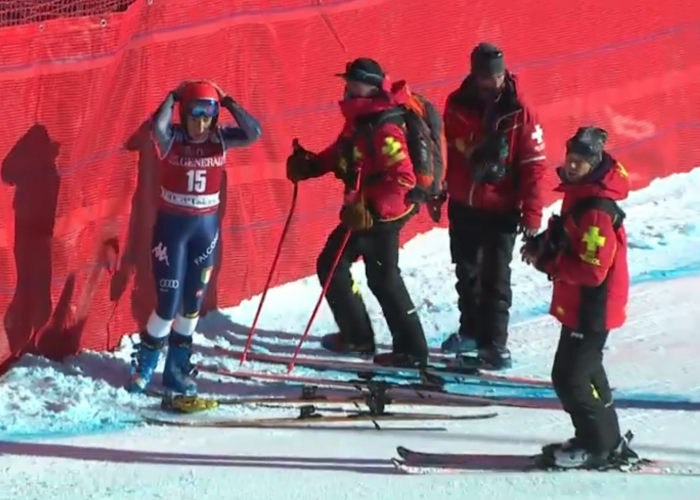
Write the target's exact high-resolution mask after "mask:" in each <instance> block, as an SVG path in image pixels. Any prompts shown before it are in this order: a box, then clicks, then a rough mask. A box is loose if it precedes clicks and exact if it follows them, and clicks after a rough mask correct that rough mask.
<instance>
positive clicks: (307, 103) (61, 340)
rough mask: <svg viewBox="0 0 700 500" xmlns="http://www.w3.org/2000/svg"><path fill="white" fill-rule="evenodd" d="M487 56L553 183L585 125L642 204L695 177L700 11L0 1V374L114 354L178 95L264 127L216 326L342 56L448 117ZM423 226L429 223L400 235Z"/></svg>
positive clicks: (334, 113)
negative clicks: (379, 67) (171, 97)
mask: <svg viewBox="0 0 700 500" xmlns="http://www.w3.org/2000/svg"><path fill="white" fill-rule="evenodd" d="M482 40H483V41H491V42H494V43H496V44H498V45H499V46H501V47H502V48H503V50H504V51H505V54H506V59H507V63H508V64H509V66H510V68H511V69H512V70H513V71H515V72H516V73H517V74H518V75H519V76H520V80H521V81H522V83H523V89H524V92H525V93H526V94H527V99H528V101H529V102H530V103H531V104H533V105H534V106H535V107H536V108H537V110H538V112H539V115H540V118H541V122H542V125H543V128H544V130H545V134H546V141H547V144H548V147H549V155H550V158H551V161H552V162H553V166H554V162H556V161H557V159H558V158H561V155H562V152H563V144H564V141H565V139H566V138H567V137H568V136H569V135H571V133H572V132H573V131H574V130H575V128H576V127H577V126H578V125H580V124H585V123H594V124H597V125H600V126H602V127H604V128H606V129H608V130H609V132H610V135H611V138H610V142H611V146H612V147H613V148H614V149H615V152H616V155H617V156H618V157H619V158H620V159H621V160H622V161H623V163H624V164H625V165H626V166H627V168H628V170H629V172H630V175H631V177H632V178H633V180H634V182H635V187H637V188H638V187H642V186H644V185H646V184H648V182H649V181H650V180H652V179H653V178H655V177H662V176H665V175H668V174H670V173H673V172H681V171H688V170H689V169H690V168H692V166H693V165H698V164H700V148H699V147H698V143H700V132H699V129H698V125H699V124H700V121H699V119H698V116H697V111H698V109H700V51H698V50H697V47H700V3H698V2H697V1H696V0H677V1H675V2H667V3H663V2H657V1H655V0H634V1H632V0H618V1H614V2H613V1H610V0H581V1H578V2H570V3H567V2H561V1H560V0H522V1H519V2H511V3H508V2H505V3H504V2H496V1H492V0H480V1H475V0H470V1H467V0H452V1H449V2H426V1H425V0H401V1H395V0H324V1H320V0H241V1H238V2H235V5H233V4H232V2H230V1H226V0H208V1H206V2H202V1H192V0H136V1H131V2H130V1H116V0H91V1H89V0H84V1H83V0H52V1H41V0H13V1H7V0H0V105H1V107H0V109H2V112H3V120H2V124H0V161H2V165H1V170H2V184H0V318H2V323H0V365H3V366H6V365H7V362H8V361H10V360H12V359H14V358H15V357H16V356H18V355H20V354H22V353H24V352H30V351H31V352H40V353H42V354H45V355H48V356H50V357H61V356H63V355H66V354H70V353H73V352H76V351H77V350H79V349H80V348H92V349H109V348H112V347H114V346H115V344H116V343H117V342H118V341H119V339H120V337H121V336H122V335H123V334H126V333H132V332H134V331H137V330H138V329H139V328H140V327H141V326H142V325H143V323H144V322H145V320H146V318H147V316H148V314H149V313H150V311H151V308H152V307H153V304H154V297H155V294H154V287H153V283H152V279H151V276H150V263H149V255H150V227H151V225H152V223H153V218H154V206H155V205H154V201H155V196H156V192H157V181H158V179H157V162H156V160H155V157H154V152H153V148H152V145H151V144H150V143H149V139H148V134H147V120H148V118H149V114H150V113H152V111H153V110H154V109H155V107H156V106H157V105H158V104H159V103H160V101H161V100H162V99H163V98H164V97H165V95H166V93H167V92H168V91H169V90H171V89H173V88H174V87H175V86H176V85H177V84H178V83H179V82H180V81H181V80H183V79H188V78H194V77H196V78H209V79H212V80H214V81H216V82H219V83H220V85H221V86H222V87H223V88H224V89H225V90H227V91H228V92H229V93H231V94H232V95H233V96H234V97H235V98H236V99H237V100H239V101H240V102H241V103H243V104H244V105H245V107H246V108H247V109H248V110H249V111H251V112H252V113H253V114H254V115H255V116H256V117H258V118H259V119H260V121H261V122H262V125H263V138H262V139H261V140H260V141H259V143H258V144H256V145H254V146H253V147H251V148H247V149H240V150H236V151H235V152H234V154H232V155H231V156H230V158H229V165H228V166H229V168H228V170H227V178H226V182H225V189H224V195H225V196H224V204H223V211H224V219H223V224H222V226H223V227H222V251H221V252H220V255H219V257H218V262H217V267H216V272H215V275H214V277H213V279H212V282H211V286H210V291H209V294H208V297H207V308H209V309H211V308H213V307H217V306H218V307H226V306H232V305H235V304H237V303H239V302H240V301H241V300H243V299H245V298H248V297H251V296H252V295H254V294H257V293H260V292H261V289H262V286H263V285H264V283H265V280H266V276H267V271H268V268H269V265H270V263H271V261H272V257H273V255H274V253H275V245H276V243H277V241H278V238H279V236H280V232H281V230H282V227H283V225H284V220H285V216H286V213H287V210H288V208H289V203H290V202H291V195H292V186H291V185H290V184H289V183H288V182H287V181H286V179H285V177H284V161H285V158H286V156H287V155H288V154H289V152H290V144H291V141H292V138H294V137H299V138H300V139H301V142H302V144H303V145H305V146H306V147H309V148H311V149H319V148H321V147H322V146H324V145H325V144H327V143H328V142H329V141H331V140H332V139H333V138H334V137H335V135H336V134H337V133H338V131H339V128H340V115H339V112H338V110H337V106H336V101H337V100H338V98H339V97H340V95H341V92H342V84H341V82H340V81H338V79H337V78H334V77H333V74H334V73H336V72H339V71H340V70H342V69H343V67H344V65H345V62H346V61H348V60H349V59H352V58H354V57H358V56H370V57H374V58H376V59H378V60H379V61H380V62H381V63H382V64H383V65H384V66H385V67H386V68H387V69H388V71H389V73H390V75H391V76H392V77H393V78H394V79H407V80H408V81H409V82H410V84H411V85H412V87H413V88H414V89H416V90H418V91H420V92H421V93H423V94H425V95H426V96H428V97H429V98H431V99H433V100H434V101H435V102H436V103H438V104H439V105H440V106H442V104H443V101H444V98H445V97H446V95H447V93H448V92H449V91H450V90H452V89H454V88H455V87H456V86H457V85H458V84H459V83H460V81H461V79H462V78H463V77H464V76H465V73H466V72H467V69H468V56H469V51H470V49H471V47H472V46H473V45H474V44H475V43H477V42H479V41H482ZM337 182H338V181H336V180H335V179H333V178H328V179H322V180H318V181H311V182H309V183H306V184H304V185H302V186H301V188H300V194H299V206H298V212H297V216H296V217H295V220H294V222H293V223H292V227H291V230H290V234H289V237H288V239H287V242H286V244H285V247H284V250H283V255H282V258H281V262H280V266H279V272H278V274H277V276H276V280H275V284H281V283H284V282H289V281H291V280H296V279H299V278H301V277H303V276H307V275H309V274H311V273H313V271H314V267H315V256H316V254H317V252H318V251H319V250H320V248H321V246H322V244H323V243H324V241H325V238H326V235H327V233H328V232H329V231H330V229H331V227H332V225H333V224H335V222H336V220H337V210H338V205H339V203H340V201H341V192H340V187H339V185H338V183H337ZM430 227H431V224H430V223H429V221H428V218H427V217H426V216H425V215H423V214H422V215H421V216H420V217H419V218H418V219H417V220H415V221H414V222H412V223H411V225H410V226H409V228H408V230H407V231H406V232H405V233H406V234H405V238H406V239H408V238H410V237H412V236H413V235H415V234H416V233H417V232H418V231H425V230H426V229H428V228H430ZM117 260H119V261H120V264H121V265H120V267H119V269H118V271H117V272H116V273H114V274H113V275H112V274H110V273H108V272H106V270H105V267H106V266H107V265H112V264H114V263H115V262H116V261H117ZM115 306H116V307H115ZM113 313H114V314H113ZM112 314H113V317H112ZM110 318H111V320H110ZM108 324H109V328H108Z"/></svg>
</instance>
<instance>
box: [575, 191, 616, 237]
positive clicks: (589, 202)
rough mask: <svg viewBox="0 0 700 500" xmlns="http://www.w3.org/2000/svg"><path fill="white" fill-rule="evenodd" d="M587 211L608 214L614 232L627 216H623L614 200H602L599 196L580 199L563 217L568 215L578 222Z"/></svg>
mask: <svg viewBox="0 0 700 500" xmlns="http://www.w3.org/2000/svg"><path fill="white" fill-rule="evenodd" d="M587 210H600V211H601V212H605V213H606V214H608V215H609V216H610V218H611V219H612V223H613V229H614V230H615V232H617V231H618V229H620V227H621V226H622V223H623V222H624V220H625V217H627V214H625V212H624V211H623V210H622V209H621V208H620V206H619V205H618V204H617V203H615V200H613V199H611V198H602V197H599V196H588V197H586V198H582V199H580V200H579V201H578V202H577V203H575V204H574V206H573V207H571V208H570V209H569V210H568V211H567V213H566V214H564V215H570V216H571V217H573V218H574V220H575V221H577V222H578V219H579V217H581V215H583V213H584V212H586V211H587Z"/></svg>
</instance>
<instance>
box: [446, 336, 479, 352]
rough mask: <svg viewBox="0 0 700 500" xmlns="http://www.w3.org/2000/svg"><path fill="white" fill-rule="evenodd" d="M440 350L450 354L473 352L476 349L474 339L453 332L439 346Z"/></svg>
mask: <svg viewBox="0 0 700 500" xmlns="http://www.w3.org/2000/svg"><path fill="white" fill-rule="evenodd" d="M440 350H441V351H442V352H445V353H450V354H467V353H475V352H476V350H477V345H476V340H474V339H473V338H471V337H469V336H467V335H461V334H459V333H453V334H452V335H450V336H449V337H447V339H445V341H444V342H443V343H442V345H441V346H440Z"/></svg>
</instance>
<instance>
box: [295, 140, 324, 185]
mask: <svg viewBox="0 0 700 500" xmlns="http://www.w3.org/2000/svg"><path fill="white" fill-rule="evenodd" d="M292 148H293V151H292V154H291V155H289V157H288V158H287V179H289V180H290V181H292V182H294V183H297V182H299V181H303V180H306V179H310V178H312V177H317V176H318V175H319V174H318V170H319V169H318V156H317V155H316V154H315V153H312V152H311V151H308V150H306V149H304V148H303V147H302V146H301V145H300V144H299V141H298V140H297V139H294V143H293V146H292Z"/></svg>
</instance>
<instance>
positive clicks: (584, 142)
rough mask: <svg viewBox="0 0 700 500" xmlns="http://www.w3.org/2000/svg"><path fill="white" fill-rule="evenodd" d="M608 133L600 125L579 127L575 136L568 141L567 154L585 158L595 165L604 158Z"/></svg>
mask: <svg viewBox="0 0 700 500" xmlns="http://www.w3.org/2000/svg"><path fill="white" fill-rule="evenodd" d="M607 140H608V133H607V132H606V131H605V130H603V129H602V128H598V127H579V129H578V130H577V131H576V133H575V134H574V136H573V137H572V138H571V139H569V140H568V141H566V154H576V155H579V156H581V157H582V158H585V159H586V161H588V163H590V164H591V165H593V166H594V167H596V166H598V164H599V163H600V162H601V161H602V159H603V151H604V149H605V143H606V142H607Z"/></svg>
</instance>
